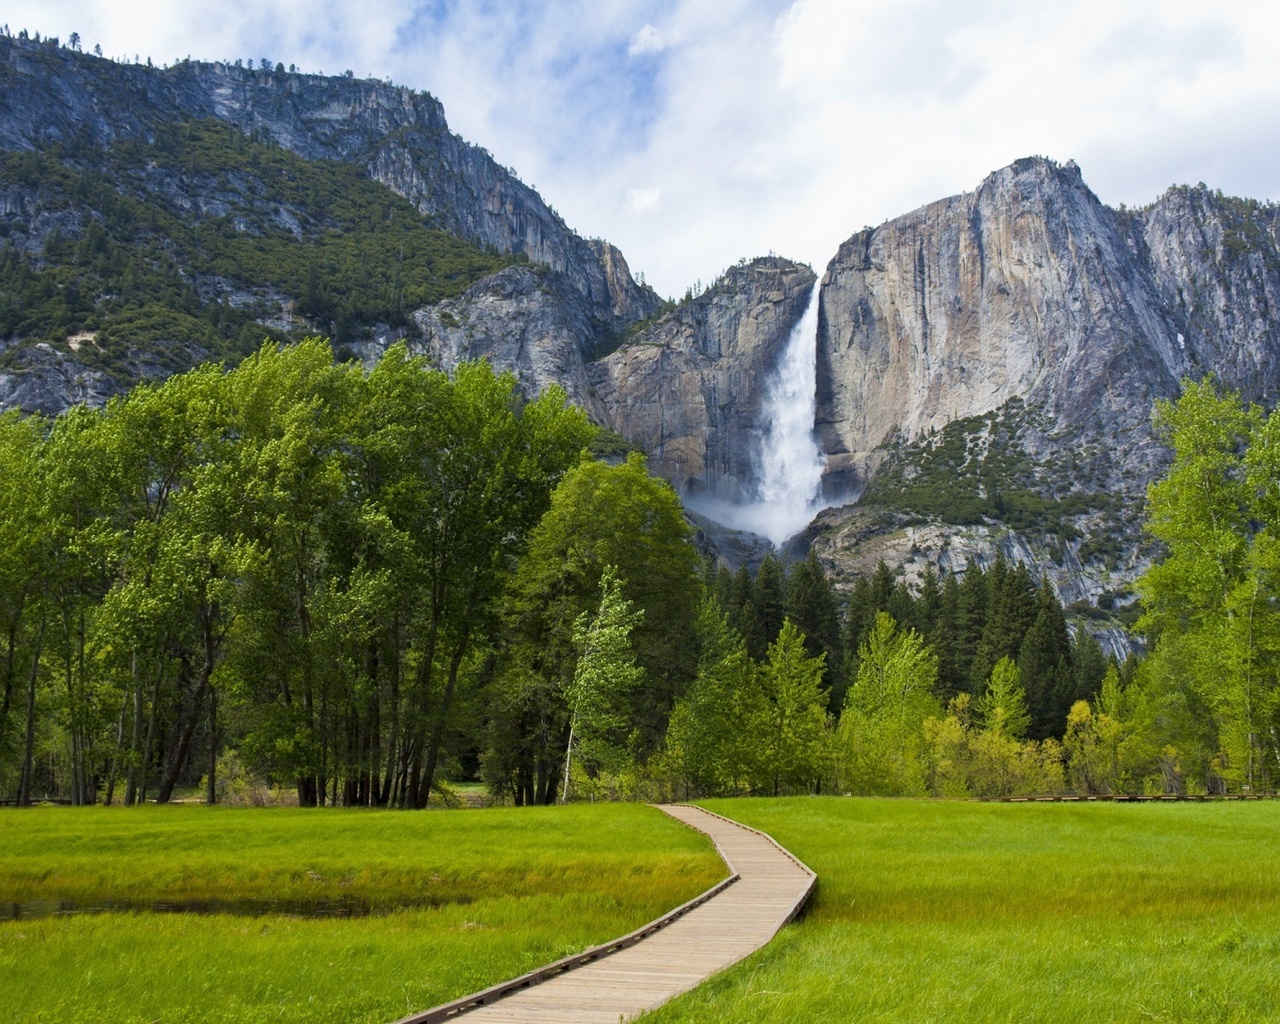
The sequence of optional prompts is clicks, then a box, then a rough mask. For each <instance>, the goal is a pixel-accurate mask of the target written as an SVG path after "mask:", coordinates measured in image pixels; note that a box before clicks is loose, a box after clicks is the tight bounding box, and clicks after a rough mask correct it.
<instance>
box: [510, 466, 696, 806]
mask: <svg viewBox="0 0 1280 1024" xmlns="http://www.w3.org/2000/svg"><path fill="white" fill-rule="evenodd" d="M606 566H613V567H614V570H615V572H616V574H617V576H618V579H619V580H620V581H621V585H622V593H623V595H624V596H625V597H626V598H627V599H628V600H630V601H632V602H633V603H634V605H635V607H636V608H638V609H643V611H644V618H643V620H642V621H641V622H640V623H639V624H638V625H637V627H636V630H635V634H634V638H633V642H634V643H635V646H636V651H637V662H638V664H639V665H640V667H641V668H642V669H643V670H644V673H645V680H646V685H645V686H643V687H639V688H638V689H637V690H636V691H634V693H633V697H632V701H631V706H630V708H629V715H630V722H631V725H632V727H633V728H635V729H636V730H637V732H638V736H637V740H638V743H639V744H640V749H641V750H643V751H645V752H648V751H652V750H654V749H656V747H657V745H658V743H659V742H660V740H661V738H662V736H663V735H664V734H665V732H666V726H667V719H668V717H669V716H670V714H671V711H672V710H673V709H674V707H675V703H676V701H677V700H678V699H679V697H680V696H681V695H682V694H683V693H684V691H685V688H686V687H687V685H688V683H689V682H690V680H692V678H693V677H694V675H695V673H696V670H697V643H696V634H695V632H694V625H695V622H696V620H697V609H698V606H699V602H700V599H701V580H700V579H699V575H698V555H697V551H696V550H695V549H694V547H693V545H692V544H690V543H689V527H688V525H687V524H686V522H685V520H684V515H683V511H682V509H681V506H680V501H679V499H678V498H677V497H676V495H675V492H674V491H673V490H672V489H671V486H670V484H668V483H667V482H666V481H664V480H659V479H657V478H654V477H651V476H650V475H649V472H648V470H647V468H646V466H645V462H644V458H643V457H642V456H639V455H635V454H633V455H632V456H630V457H628V459H627V461H626V462H624V463H622V464H621V465H617V466H610V465H608V464H606V463H603V462H592V461H586V462H582V463H580V464H579V465H577V466H575V467H574V468H573V469H572V470H571V471H569V472H568V473H567V474H566V475H565V477H564V479H563V480H562V481H561V482H560V484H559V485H558V486H557V487H556V489H555V491H554V493H553V494H552V496H551V503H550V507H549V508H548V510H547V512H546V514H545V515H544V516H543V517H542V519H541V520H540V521H539V523H538V524H537V526H536V527H535V528H534V530H533V531H532V533H531V534H530V536H529V546H528V552H527V554H526V555H525V556H524V558H522V559H521V561H520V563H519V565H518V567H517V568H516V570H515V573H514V575H513V577H512V578H511V583H510V587H509V588H508V590H507V594H506V597H505V600H504V617H505V622H506V628H505V632H506V637H505V640H504V644H503V651H502V659H501V666H500V672H501V673H502V674H503V675H504V677H505V679H506V683H505V684H504V686H503V690H504V693H505V696H504V697H503V701H502V703H503V705H505V708H506V710H505V711H502V710H501V709H498V708H495V714H497V713H503V714H510V713H514V714H517V715H518V716H519V718H520V721H519V722H508V723H507V724H505V725H501V724H500V725H499V726H498V728H499V729H500V731H502V732H503V733H504V734H505V735H508V736H511V735H513V734H514V735H518V736H520V737H521V738H520V739H519V740H515V741H514V742H515V744H516V745H518V746H520V747H521V748H522V749H523V750H524V754H523V755H522V765H521V766H520V767H519V768H515V769H514V770H515V772H516V774H517V775H519V776H520V778H521V779H523V780H524V782H523V783H522V784H521V785H522V791H520V792H519V794H518V796H517V799H518V800H519V801H521V802H530V803H534V802H537V803H547V802H551V801H553V800H554V796H555V791H556V787H557V785H558V783H559V777H558V772H557V771H556V769H557V768H558V767H559V763H560V762H559V759H558V757H556V756H555V753H554V752H558V751H560V750H563V749H564V744H565V741H566V738H567V735H568V726H569V723H568V716H567V712H566V708H565V705H564V699H563V694H564V692H565V690H566V688H567V686H568V683H569V681H570V680H571V679H572V678H573V674H574V670H575V666H576V661H577V654H576V649H575V647H574V645H573V624H574V623H575V622H576V621H577V619H578V616H579V615H581V614H582V612H583V611H586V610H587V609H588V608H590V607H592V606H593V605H594V602H595V600H596V598H595V596H594V595H595V594H597V593H598V592H599V587H600V578H601V576H602V575H603V573H604V569H605V567H606ZM509 729H510V730H513V732H511V731H508V730H509Z"/></svg>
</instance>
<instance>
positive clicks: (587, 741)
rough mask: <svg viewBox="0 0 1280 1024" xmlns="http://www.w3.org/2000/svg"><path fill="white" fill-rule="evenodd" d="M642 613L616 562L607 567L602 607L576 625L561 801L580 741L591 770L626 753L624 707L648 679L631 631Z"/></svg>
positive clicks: (582, 757) (614, 765) (612, 765)
mask: <svg viewBox="0 0 1280 1024" xmlns="http://www.w3.org/2000/svg"><path fill="white" fill-rule="evenodd" d="M643 618H644V611H643V610H642V609H636V608H635V607H634V606H633V605H632V602H630V601H628V600H627V599H626V598H624V597H623V596H622V583H621V581H620V580H619V579H618V577H617V574H616V573H615V572H614V569H613V567H612V566H606V567H605V570H604V573H603V574H602V575H601V577H600V607H599V609H598V610H597V612H596V614H595V616H594V617H589V616H588V613H587V612H583V613H582V614H581V615H579V616H578V619H577V621H576V622H575V623H574V627H573V642H574V645H575V647H576V648H577V655H578V663H577V666H576V668H575V669H574V673H573V682H572V683H571V684H570V685H569V688H568V691H567V693H566V694H565V702H566V704H567V705H568V707H569V739H568V742H567V743H566V744H565V754H564V782H563V783H562V789H561V797H560V801H561V803H566V802H568V799H569V768H570V762H571V760H572V758H573V750H574V744H575V742H576V743H577V747H578V754H579V758H580V760H581V761H582V762H583V763H584V764H585V765H586V768H587V771H588V772H589V773H591V774H595V772H596V771H599V770H601V769H609V770H616V769H617V768H618V767H619V766H620V761H621V760H623V759H624V758H625V757H626V748H625V745H624V744H625V742H626V729H627V715H626V714H625V711H624V709H625V707H626V704H627V699H628V698H629V697H630V696H631V693H632V692H633V691H634V690H635V689H636V688H637V687H638V686H639V685H640V682H641V680H642V679H643V678H644V671H643V670H642V669H641V668H640V667H639V666H638V665H637V664H636V660H635V650H634V649H633V648H632V646H631V633H632V630H634V629H635V627H636V625H637V624H638V623H639V622H640V620H641V619H643Z"/></svg>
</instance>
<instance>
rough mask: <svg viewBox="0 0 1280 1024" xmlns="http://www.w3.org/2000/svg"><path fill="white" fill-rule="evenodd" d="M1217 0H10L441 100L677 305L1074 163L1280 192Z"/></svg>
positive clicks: (1270, 87)
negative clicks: (765, 262) (936, 205)
mask: <svg viewBox="0 0 1280 1024" xmlns="http://www.w3.org/2000/svg"><path fill="white" fill-rule="evenodd" d="M1271 7H1272V5H1271V4H1269V3H1262V2H1233V0H1218V2H1216V3H1214V4H1206V3H1204V2H1203V0H1200V2H1196V3H1186V2H1182V0H1158V2H1156V0H1076V2H1055V0H1035V2H1031V3H1028V2H1026V0H973V2H968V0H895V2H889V0H793V2H787V0H658V2H649V3H640V2H633V0H545V2H533V0H529V2H520V0H505V2H502V3H497V2H489V0H434V2H432V0H427V2H414V0H363V2H361V3H350V2H346V3H341V2H336V0H328V2H322V0H203V2H202V3H200V4H191V3H189V2H185V0H183V2H176V0H147V2H145V3H140V2H137V0H96V2H91V0H6V3H5V11H4V13H3V14H2V15H0V18H3V19H4V20H5V21H7V23H8V25H9V27H10V29H11V31H13V32H14V33H16V32H17V31H18V30H19V29H21V28H26V29H27V30H28V31H30V32H33V33H34V32H40V33H41V34H42V35H55V36H58V37H59V38H61V39H62V40H64V41H65V40H66V39H67V38H68V37H69V36H70V34H71V33H72V32H73V31H74V32H78V33H79V35H80V39H81V41H82V46H83V48H84V49H86V50H92V48H93V47H94V45H95V44H96V45H100V46H101V47H102V50H103V52H104V54H106V55H108V56H117V57H125V58H127V59H130V60H132V59H134V57H135V55H136V56H138V57H140V58H141V59H142V60H144V61H145V60H146V59H147V58H148V57H150V58H151V59H152V60H153V61H154V62H155V63H157V64H167V63H172V62H173V61H174V60H176V59H179V58H181V57H186V56H190V57H192V58H195V59H206V60H234V59H236V58H241V59H244V60H246V61H247V60H248V59H250V58H252V59H254V60H260V59H262V58H264V57H265V58H267V59H269V60H270V61H271V62H272V63H275V62H281V63H284V64H285V65H286V66H287V65H289V64H296V65H298V67H299V69H301V70H306V71H311V72H317V71H324V72H326V73H329V74H336V73H341V72H343V71H345V70H347V69H351V70H352V71H354V72H355V74H356V75H357V76H361V77H365V76H373V77H376V78H381V79H390V80H392V81H394V82H396V83H398V84H402V85H408V86H411V87H413V88H415V89H419V90H424V91H427V92H430V93H432V94H434V95H435V96H437V97H438V98H439V99H440V100H441V101H442V102H443V103H444V107H445V113H446V116H447V117H448V120H449V124H450V126H451V128H452V129H453V130H454V131H455V132H457V133H458V134H460V135H462V136H463V137H464V138H465V139H467V140H468V141H470V142H472V143H475V144H477V145H481V146H484V147H485V148H486V149H488V150H489V151H490V152H491V153H492V154H493V155H494V157H495V158H496V159H497V160H498V162H499V163H502V164H504V165H506V166H508V167H511V168H512V169H514V170H515V171H516V172H517V174H518V175H519V177H520V178H521V180H523V181H525V182H526V183H528V184H530V185H533V186H534V187H535V188H537V190H538V191H539V192H540V193H541V194H542V196H543V198H544V199H545V200H546V201H547V202H548V203H549V204H550V205H551V206H552V207H554V208H555V209H556V210H557V211H558V212H559V213H560V214H561V215H562V216H563V217H564V218H565V220H566V222H567V223H568V224H569V225H570V227H572V228H574V229H575V230H577V231H578V232H579V233H580V234H582V235H586V236H599V237H604V238H607V239H609V240H610V241H611V242H613V243H614V244H615V245H617V246H618V247H619V248H620V249H622V251H623V253H624V254H625V255H626V257H627V260H628V262H629V263H630V265H631V268H632V270H633V272H636V273H643V274H644V275H645V278H646V279H647V281H648V282H649V283H650V284H651V285H653V286H654V287H655V288H656V289H657V290H658V292H659V293H660V294H662V295H664V296H674V297H677V298H678V297H679V296H681V295H683V294H684V292H685V289H686V288H688V287H689V286H691V285H694V284H695V282H698V281H701V282H703V283H709V282H710V281H712V280H713V279H714V278H716V277H717V276H718V275H719V274H720V272H721V271H723V270H724V269H725V268H726V267H727V266H729V265H731V264H733V263H736V262H737V261H738V260H739V259H741V258H743V257H754V256H762V255H765V254H767V253H770V252H774V253H777V254H779V255H783V256H788V257H790V258H793V259H797V260H801V261H804V262H807V263H810V264H811V265H812V266H814V268H815V269H818V270H819V271H821V269H822V268H824V267H825V265H826V263H827V261H828V260H829V259H830V258H831V257H832V256H833V255H834V254H835V251H836V248H837V247H838V246H839V244H840V242H842V241H843V240H844V239H845V238H847V237H848V236H849V235H851V234H853V233H854V232H856V231H858V230H860V229H861V228H862V227H864V226H867V225H875V224H879V223H881V222H883V221H884V220H886V219H889V218H892V217H894V216H897V215H899V214H902V213H905V212H907V211H909V210H912V209H915V208H916V207H918V206H921V205H922V204H924V203H927V202H930V201H932V200H935V199H940V198H943V197H945V196H948V195H953V194H956V193H959V192H964V191H970V190H972V189H974V188H975V187H977V185H978V184H979V183H980V182H981V181H982V179H983V178H984V177H985V176H986V175H987V174H989V173H990V172H991V171H993V170H996V169H998V168H1000V167H1003V166H1005V165H1007V164H1009V163H1012V162H1013V161H1014V160H1016V159H1017V158H1019V157H1023V156H1030V155H1037V154H1038V155H1043V156H1049V157H1052V158H1053V159H1055V160H1058V161H1060V162H1065V161H1067V160H1070V159H1074V160H1075V161H1076V162H1077V163H1078V164H1079V165H1080V167H1081V169H1082V171H1083V174H1084V179H1085V181H1086V183H1087V184H1088V185H1089V186H1090V187H1091V188H1092V189H1093V190H1094V191H1095V192H1096V193H1097V194H1098V195H1099V197H1100V198H1101V199H1102V200H1103V201H1104V202H1107V203H1110V204H1112V205H1118V204H1120V203H1125V204H1128V205H1130V206H1138V205H1142V204H1145V203H1149V202H1151V201H1152V200H1154V199H1155V198H1157V197H1158V196H1159V195H1160V194H1161V193H1162V192H1164V190H1165V189H1166V188H1168V187H1169V186H1170V185H1172V184H1175V183H1190V184H1194V183H1196V182H1201V181H1203V182H1205V183H1207V184H1208V185H1209V186H1211V187H1213V188H1220V189H1222V190H1223V191H1224V192H1227V193H1230V194H1234V195H1244V196H1250V197H1253V198H1257V199H1270V200H1275V199H1280V131H1278V130H1277V129H1278V128H1280V60H1278V59H1277V57H1276V54H1277V53H1280V18H1276V17H1274V14H1273V10H1272V9H1271Z"/></svg>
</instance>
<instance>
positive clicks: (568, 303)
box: [368, 264, 607, 422]
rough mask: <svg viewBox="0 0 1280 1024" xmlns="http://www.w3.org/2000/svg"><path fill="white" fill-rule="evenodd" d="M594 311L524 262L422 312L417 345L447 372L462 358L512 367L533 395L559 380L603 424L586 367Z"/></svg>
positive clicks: (557, 278)
mask: <svg viewBox="0 0 1280 1024" xmlns="http://www.w3.org/2000/svg"><path fill="white" fill-rule="evenodd" d="M591 312H592V308H591V306H590V305H589V304H588V303H586V302H584V301H582V300H581V299H580V297H579V293H577V292H576V291H575V290H574V289H573V288H571V287H566V284H565V282H564V280H563V275H561V274H557V273H556V272H555V271H552V270H550V269H549V268H547V267H546V266H543V265H540V264H539V265H533V266H529V265H518V266H513V267H508V268H506V269H505V270H502V271H500V272H499V273H497V274H493V275H491V276H490V277H486V278H484V279H483V280H481V281H478V282H477V283H476V284H474V285H472V286H471V288H469V289H468V290H467V291H466V292H465V293H464V294H463V295H461V296H459V297H458V298H456V299H446V300H445V301H443V302H440V303H438V304H436V305H435V306H428V307H427V308H425V309H421V310H418V312H417V313H416V314H415V315H414V319H415V321H416V323H417V326H418V328H419V334H420V336H421V340H420V341H419V340H415V341H414V342H413V345H412V347H413V348H414V349H415V350H416V351H420V352H422V353H424V354H425V355H427V356H428V357H430V359H431V361H432V362H433V363H434V364H435V365H437V366H439V367H441V368H442V369H444V370H448V371H452V370H453V368H454V367H455V366H457V365H458V363H460V362H462V361H464V360H471V359H482V358H483V359H488V360H489V361H490V362H491V363H493V365H494V366H495V367H496V368H498V369H500V370H510V371H512V372H513V373H514V374H515V375H516V379H517V381H518V382H519V384H520V387H521V390H522V391H523V392H524V393H525V394H526V395H528V396H533V395H536V394H539V393H540V392H542V391H543V390H544V389H545V388H547V387H548V386H549V385H552V384H558V385H560V386H561V387H563V388H564V389H565V392H566V393H567V395H568V397H569V400H570V401H571V402H574V403H575V404H577V405H580V406H582V407H583V408H585V409H586V410H587V411H588V412H589V413H590V414H591V416H592V418H593V419H595V420H596V421H597V422H602V421H603V420H604V419H606V418H607V414H606V412H605V410H604V409H603V408H602V407H601V405H600V403H599V402H598V401H597V400H596V398H595V396H594V395H593V394H592V392H591V387H590V382H589V380H588V371H587V361H588V360H589V359H590V358H591V356H592V355H593V354H594V350H595V346H596V343H597V341H596V339H597V335H596V332H595V329H594V327H593V324H592V321H591ZM368 354H376V353H368Z"/></svg>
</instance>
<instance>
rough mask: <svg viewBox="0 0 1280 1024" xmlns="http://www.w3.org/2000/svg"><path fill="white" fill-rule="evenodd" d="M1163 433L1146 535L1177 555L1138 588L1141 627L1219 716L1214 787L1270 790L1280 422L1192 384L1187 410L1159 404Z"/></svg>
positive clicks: (1278, 660)
mask: <svg viewBox="0 0 1280 1024" xmlns="http://www.w3.org/2000/svg"><path fill="white" fill-rule="evenodd" d="M1156 428H1157V431H1158V432H1159V434H1160V435H1161V436H1162V437H1163V438H1165V439H1166V440H1167V441H1168V443H1169V444H1170V446H1171V447H1172V449H1173V462H1172V464H1171V466H1170V468H1169V471H1168V473H1167V474H1166V475H1165V477H1164V478H1163V479H1161V480H1159V481H1156V482H1155V483H1153V484H1152V485H1151V487H1150V489H1149V491H1148V495H1147V515H1148V527H1147V528H1148V530H1149V531H1150V532H1151V533H1152V534H1153V535H1154V536H1155V537H1156V538H1157V539H1158V540H1160V541H1161V542H1162V543H1163V544H1164V546H1165V549H1166V552H1167V554H1166V556H1165V558H1164V559H1163V560H1162V561H1160V562H1159V563H1157V564H1155V565H1153V566H1152V567H1151V568H1150V569H1148V570H1147V572H1145V573H1144V574H1143V576H1142V577H1141V578H1140V579H1139V581H1138V584H1137V586H1138V591H1139V594H1140V595H1141V597H1142V601H1143V608H1144V614H1143V616H1142V618H1141V619H1140V620H1139V624H1138V625H1139V628H1141V629H1143V630H1145V632H1146V633H1147V636H1148V639H1149V641H1150V642H1151V643H1152V644H1153V645H1154V648H1155V650H1154V651H1153V653H1152V659H1151V660H1152V661H1153V665H1154V666H1159V667H1161V668H1162V669H1163V670H1164V671H1166V672H1168V673H1169V674H1170V676H1171V677H1173V678H1185V679H1186V680H1187V682H1188V683H1189V685H1190V687H1191V689H1192V690H1193V691H1194V693H1195V695H1196V697H1197V698H1198V699H1200V700H1201V701H1203V703H1204V704H1205V705H1206V706H1207V707H1208V708H1209V709H1210V711H1211V713H1212V716H1213V723H1214V727H1215V731H1216V734H1217V735H1216V745H1217V751H1216V753H1214V755H1213V757H1212V758H1211V760H1210V762H1209V765H1208V772H1207V774H1206V776H1205V777H1204V779H1203V785H1205V786H1206V787H1208V788H1210V789H1213V788H1215V787H1216V786H1217V785H1218V784H1219V783H1218V781H1217V780H1221V783H1222V784H1225V785H1227V786H1229V787H1232V788H1237V789H1249V790H1256V789H1266V788H1268V787H1269V786H1271V785H1272V783H1273V780H1274V779H1275V778H1276V777H1277V775H1278V774H1280V773H1278V772H1277V769H1276V764H1277V758H1276V754H1277V751H1280V742H1278V740H1277V735H1278V732H1277V724H1278V720H1280V686H1277V679H1278V675H1280V608H1278V607H1277V604H1278V600H1277V599H1278V598H1280V558H1278V551H1280V544H1278V539H1280V518H1277V502H1276V499H1275V495H1274V491H1275V479H1276V477H1275V472H1276V470H1277V469H1280V417H1277V415H1276V413H1272V414H1271V415H1270V416H1269V417H1266V418H1265V419H1264V417H1263V414H1262V411H1261V410H1260V409H1258V408H1257V407H1250V408H1245V406H1244V405H1243V404H1242V402H1241V400H1240V397H1239V395H1237V394H1234V393H1222V392H1220V391H1219V389H1218V388H1217V386H1216V385H1215V384H1214V383H1213V382H1212V381H1201V382H1198V383H1197V382H1193V381H1184V382H1183V394H1182V397H1181V398H1180V399H1179V400H1178V401H1177V402H1176V403H1171V402H1161V403H1157V407H1156ZM1175 659H1177V661H1178V664H1177V665H1175V664H1174V661H1175Z"/></svg>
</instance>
